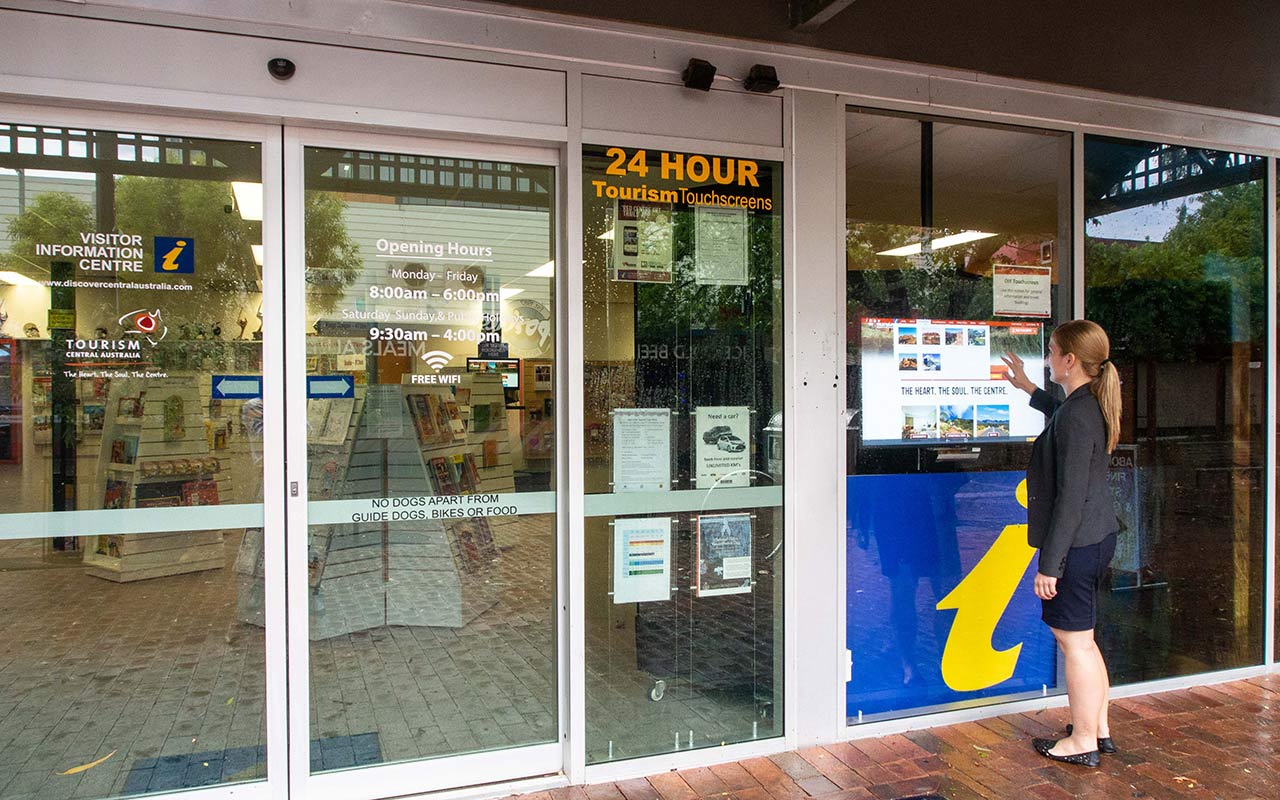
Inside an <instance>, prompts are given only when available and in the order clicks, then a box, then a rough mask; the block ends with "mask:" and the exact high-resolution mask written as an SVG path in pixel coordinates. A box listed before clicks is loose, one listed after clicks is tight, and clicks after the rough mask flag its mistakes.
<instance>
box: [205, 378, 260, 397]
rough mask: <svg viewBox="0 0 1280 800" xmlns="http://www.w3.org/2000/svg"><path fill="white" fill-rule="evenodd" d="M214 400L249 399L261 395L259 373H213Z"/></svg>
mask: <svg viewBox="0 0 1280 800" xmlns="http://www.w3.org/2000/svg"><path fill="white" fill-rule="evenodd" d="M212 396H213V399H214V400H250V399H252V398H254V397H262V376H261V375H214V376H213V383H212Z"/></svg>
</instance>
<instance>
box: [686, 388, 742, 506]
mask: <svg viewBox="0 0 1280 800" xmlns="http://www.w3.org/2000/svg"><path fill="white" fill-rule="evenodd" d="M694 420H695V432H696V434H697V440H696V441H697V444H696V447H695V450H694V452H695V454H696V457H697V469H696V471H695V473H694V481H695V483H694V485H695V486H697V487H698V488H699V489H710V488H712V487H716V486H750V485H751V471H750V466H751V462H750V456H751V450H750V448H749V447H748V446H747V445H748V442H749V441H750V439H749V436H750V430H751V411H750V409H748V408H747V407H746V406H700V407H699V408H698V410H697V412H696V414H695V418H694Z"/></svg>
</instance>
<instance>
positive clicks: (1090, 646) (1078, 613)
mask: <svg viewBox="0 0 1280 800" xmlns="http://www.w3.org/2000/svg"><path fill="white" fill-rule="evenodd" d="M1110 354H1111V343H1110V341H1109V340H1108V339H1107V334H1106V332H1105V331H1103V330H1102V328H1101V327H1099V326H1098V325H1097V323H1094V322H1090V321H1088V320H1072V321H1071V322H1067V323H1064V324H1062V325H1060V326H1058V328H1057V329H1056V330H1055V331H1054V332H1053V335H1052V336H1051V337H1050V338H1049V378H1050V380H1052V381H1053V382H1054V383H1056V384H1058V385H1059V386H1061V387H1062V388H1063V390H1064V391H1065V392H1066V399H1065V400H1062V401H1058V400H1057V399H1055V398H1054V397H1053V396H1052V395H1051V394H1049V393H1048V392H1046V391H1044V390H1043V389H1039V388H1037V387H1036V385H1035V384H1034V383H1032V382H1031V381H1030V380H1029V379H1028V378H1027V375H1026V372H1025V370H1024V367H1023V362H1022V359H1020V358H1018V357H1017V356H1016V355H1014V354H1013V353H1006V354H1005V355H1004V359H1003V360H1004V363H1005V365H1006V366H1008V368H1009V369H1008V372H1006V373H1005V377H1006V378H1007V379H1008V381H1009V382H1010V383H1012V384H1013V385H1014V386H1016V387H1017V388H1019V389H1021V390H1023V391H1024V392H1026V393H1027V394H1029V395H1031V406H1032V407H1033V408H1035V409H1036V410H1038V411H1042V412H1044V413H1045V414H1047V415H1049V422H1048V424H1047V425H1045V428H1044V431H1043V432H1042V433H1041V434H1040V435H1039V436H1038V437H1037V438H1036V442H1035V445H1034V446H1033V447H1032V449H1031V464H1030V466H1029V467H1028V468H1027V541H1028V543H1029V544H1030V545H1031V546H1032V547H1036V548H1039V550H1040V558H1039V566H1038V568H1037V572H1036V578H1035V592H1036V596H1037V597H1039V598H1040V600H1041V601H1042V605H1043V612H1042V613H1041V619H1043V620H1044V621H1045V623H1046V624H1047V625H1048V626H1049V629H1050V630H1052V631H1053V636H1054V638H1055V639H1056V640H1057V642H1058V647H1059V648H1061V650H1062V655H1063V660H1064V667H1065V671H1066V677H1067V701H1068V703H1069V704H1070V706H1071V722H1072V724H1071V725H1070V726H1068V728H1067V736H1066V738H1063V739H1059V740H1057V741H1055V740H1053V739H1033V740H1032V745H1033V746H1034V747H1035V749H1036V751H1037V752H1038V753H1040V755H1042V756H1045V757H1046V758H1050V759H1053V760H1054V761H1063V762H1066V763H1068V764H1080V765H1083V766H1087V767H1096V766H1098V758H1099V756H1098V754H1099V751H1101V752H1104V753H1114V752H1115V745H1114V744H1113V743H1112V741H1111V731H1110V728H1109V725H1108V721H1107V692H1108V690H1109V689H1110V683H1109V681H1108V679H1107V665H1106V663H1105V662H1103V660H1102V653H1101V652H1100V651H1099V650H1098V645H1097V643H1096V642H1095V641H1094V638H1093V629H1094V627H1095V626H1096V625H1097V622H1098V591H1099V585H1100V582H1101V580H1102V577H1103V575H1104V574H1105V573H1106V570H1107V566H1108V564H1110V563H1111V557H1112V555H1114V554H1115V550H1116V532H1117V531H1118V530H1119V528H1120V524H1119V520H1118V519H1117V518H1116V513H1115V505H1114V500H1113V497H1112V494H1111V489H1110V487H1109V486H1108V485H1107V463H1108V454H1109V453H1110V452H1111V451H1112V450H1113V449H1115V446H1116V441H1117V440H1118V439H1119V437H1120V378H1119V375H1117V374H1116V368H1115V365H1114V364H1112V363H1111V359H1110Z"/></svg>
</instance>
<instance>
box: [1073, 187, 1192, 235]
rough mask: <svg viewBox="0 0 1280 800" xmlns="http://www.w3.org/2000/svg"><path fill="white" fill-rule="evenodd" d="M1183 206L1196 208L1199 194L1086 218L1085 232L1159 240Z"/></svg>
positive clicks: (1176, 220) (1176, 219) (1174, 222)
mask: <svg viewBox="0 0 1280 800" xmlns="http://www.w3.org/2000/svg"><path fill="white" fill-rule="evenodd" d="M1184 205H1185V206H1186V207H1187V213H1188V214H1192V213H1195V212H1196V211H1199V210H1200V205H1201V203H1200V196H1199V195H1194V196H1191V197H1181V198H1178V199H1177V200H1165V201H1162V202H1159V203H1152V204H1150V205H1145V206H1138V207H1137V208H1127V209H1125V210H1124V211H1116V212H1113V213H1111V214H1105V215H1103V216H1101V217H1090V218H1089V225H1088V227H1086V228H1085V232H1086V233H1087V234H1088V235H1089V236H1092V237H1096V238H1099V239H1125V240H1128V241H1136V242H1143V241H1152V242H1162V241H1164V237H1165V236H1166V235H1168V233H1169V231H1170V230H1172V229H1173V226H1174V225H1176V224H1177V222H1178V209H1179V208H1181V207H1182V206H1184Z"/></svg>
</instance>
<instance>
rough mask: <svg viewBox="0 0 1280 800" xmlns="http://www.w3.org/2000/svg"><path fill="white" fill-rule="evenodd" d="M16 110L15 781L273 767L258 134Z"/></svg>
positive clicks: (182, 778) (1, 667) (11, 416)
mask: <svg viewBox="0 0 1280 800" xmlns="http://www.w3.org/2000/svg"><path fill="white" fill-rule="evenodd" d="M21 130H22V131H23V135H22V136H21V137H16V135H15V129H14V128H13V127H11V126H0V153H3V155H0V484H3V485H4V486H5V491H4V492H3V494H0V796H3V797H78V798H95V797H108V796H118V795H125V794H129V795H133V794H143V793H152V792H162V791H173V790H176V789H186V788H195V787H199V786H207V785H213V784H220V783H229V782H235V781H246V780H257V779H261V778H263V777H264V776H265V775H266V738H265V737H266V727H265V715H264V709H265V695H266V686H265V677H264V676H265V671H264V669H265V668H264V660H265V652H264V631H263V625H264V619H263V589H264V585H263V570H262V566H263V536H262V524H263V513H262V484H263V472H262V470H263V468H262V446H261V443H262V434H263V429H262V420H263V415H262V401H261V395H262V379H263V378H262V341H261V332H260V328H259V325H258V318H259V317H260V313H261V307H262V295H261V286H262V283H261V280H262V269H261V252H262V238H261V237H262V230H261V222H260V220H261V196H262V188H261V180H262V174H261V173H262V152H261V148H260V147H259V146H258V145H257V144H253V143H244V142H230V141H213V140H198V139H183V138H166V139H165V148H166V151H167V152H169V153H171V154H173V156H172V157H170V158H167V159H163V160H161V159H157V158H153V159H150V160H149V161H146V162H144V161H139V160H134V158H133V155H132V148H129V150H130V152H129V153H128V154H126V153H125V152H124V148H123V146H118V145H117V143H118V142H120V141H124V140H133V141H136V140H137V136H138V135H137V134H124V133H117V132H111V131H93V130H66V129H55V128H42V127H35V126H32V127H25V128H22V129H21ZM15 138H17V140H18V141H16V142H15V141H14V140H15ZM24 141H25V142H29V144H24ZM193 152H205V153H210V154H216V157H215V158H211V159H209V160H208V161H206V162H203V163H197V162H196V161H195V160H193V159H191V158H190V157H189V156H190V154H191V153H193ZM237 187H240V188H239V189H238V188H237ZM241 190H243V191H244V192H245V196H246V197H256V198H257V205H256V207H257V209H258V213H257V214H256V216H255V215H254V214H252V213H250V211H249V208H248V206H247V205H238V204H237V202H236V197H237V196H238V192H240V191H241ZM250 321H253V323H254V325H253V327H248V326H249V325H250ZM255 331H258V333H257V334H256V335H255ZM195 506H200V507H201V508H200V510H199V511H198V512H196V511H194V509H192V510H188V508H191V507H195ZM84 512H89V513H84Z"/></svg>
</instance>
